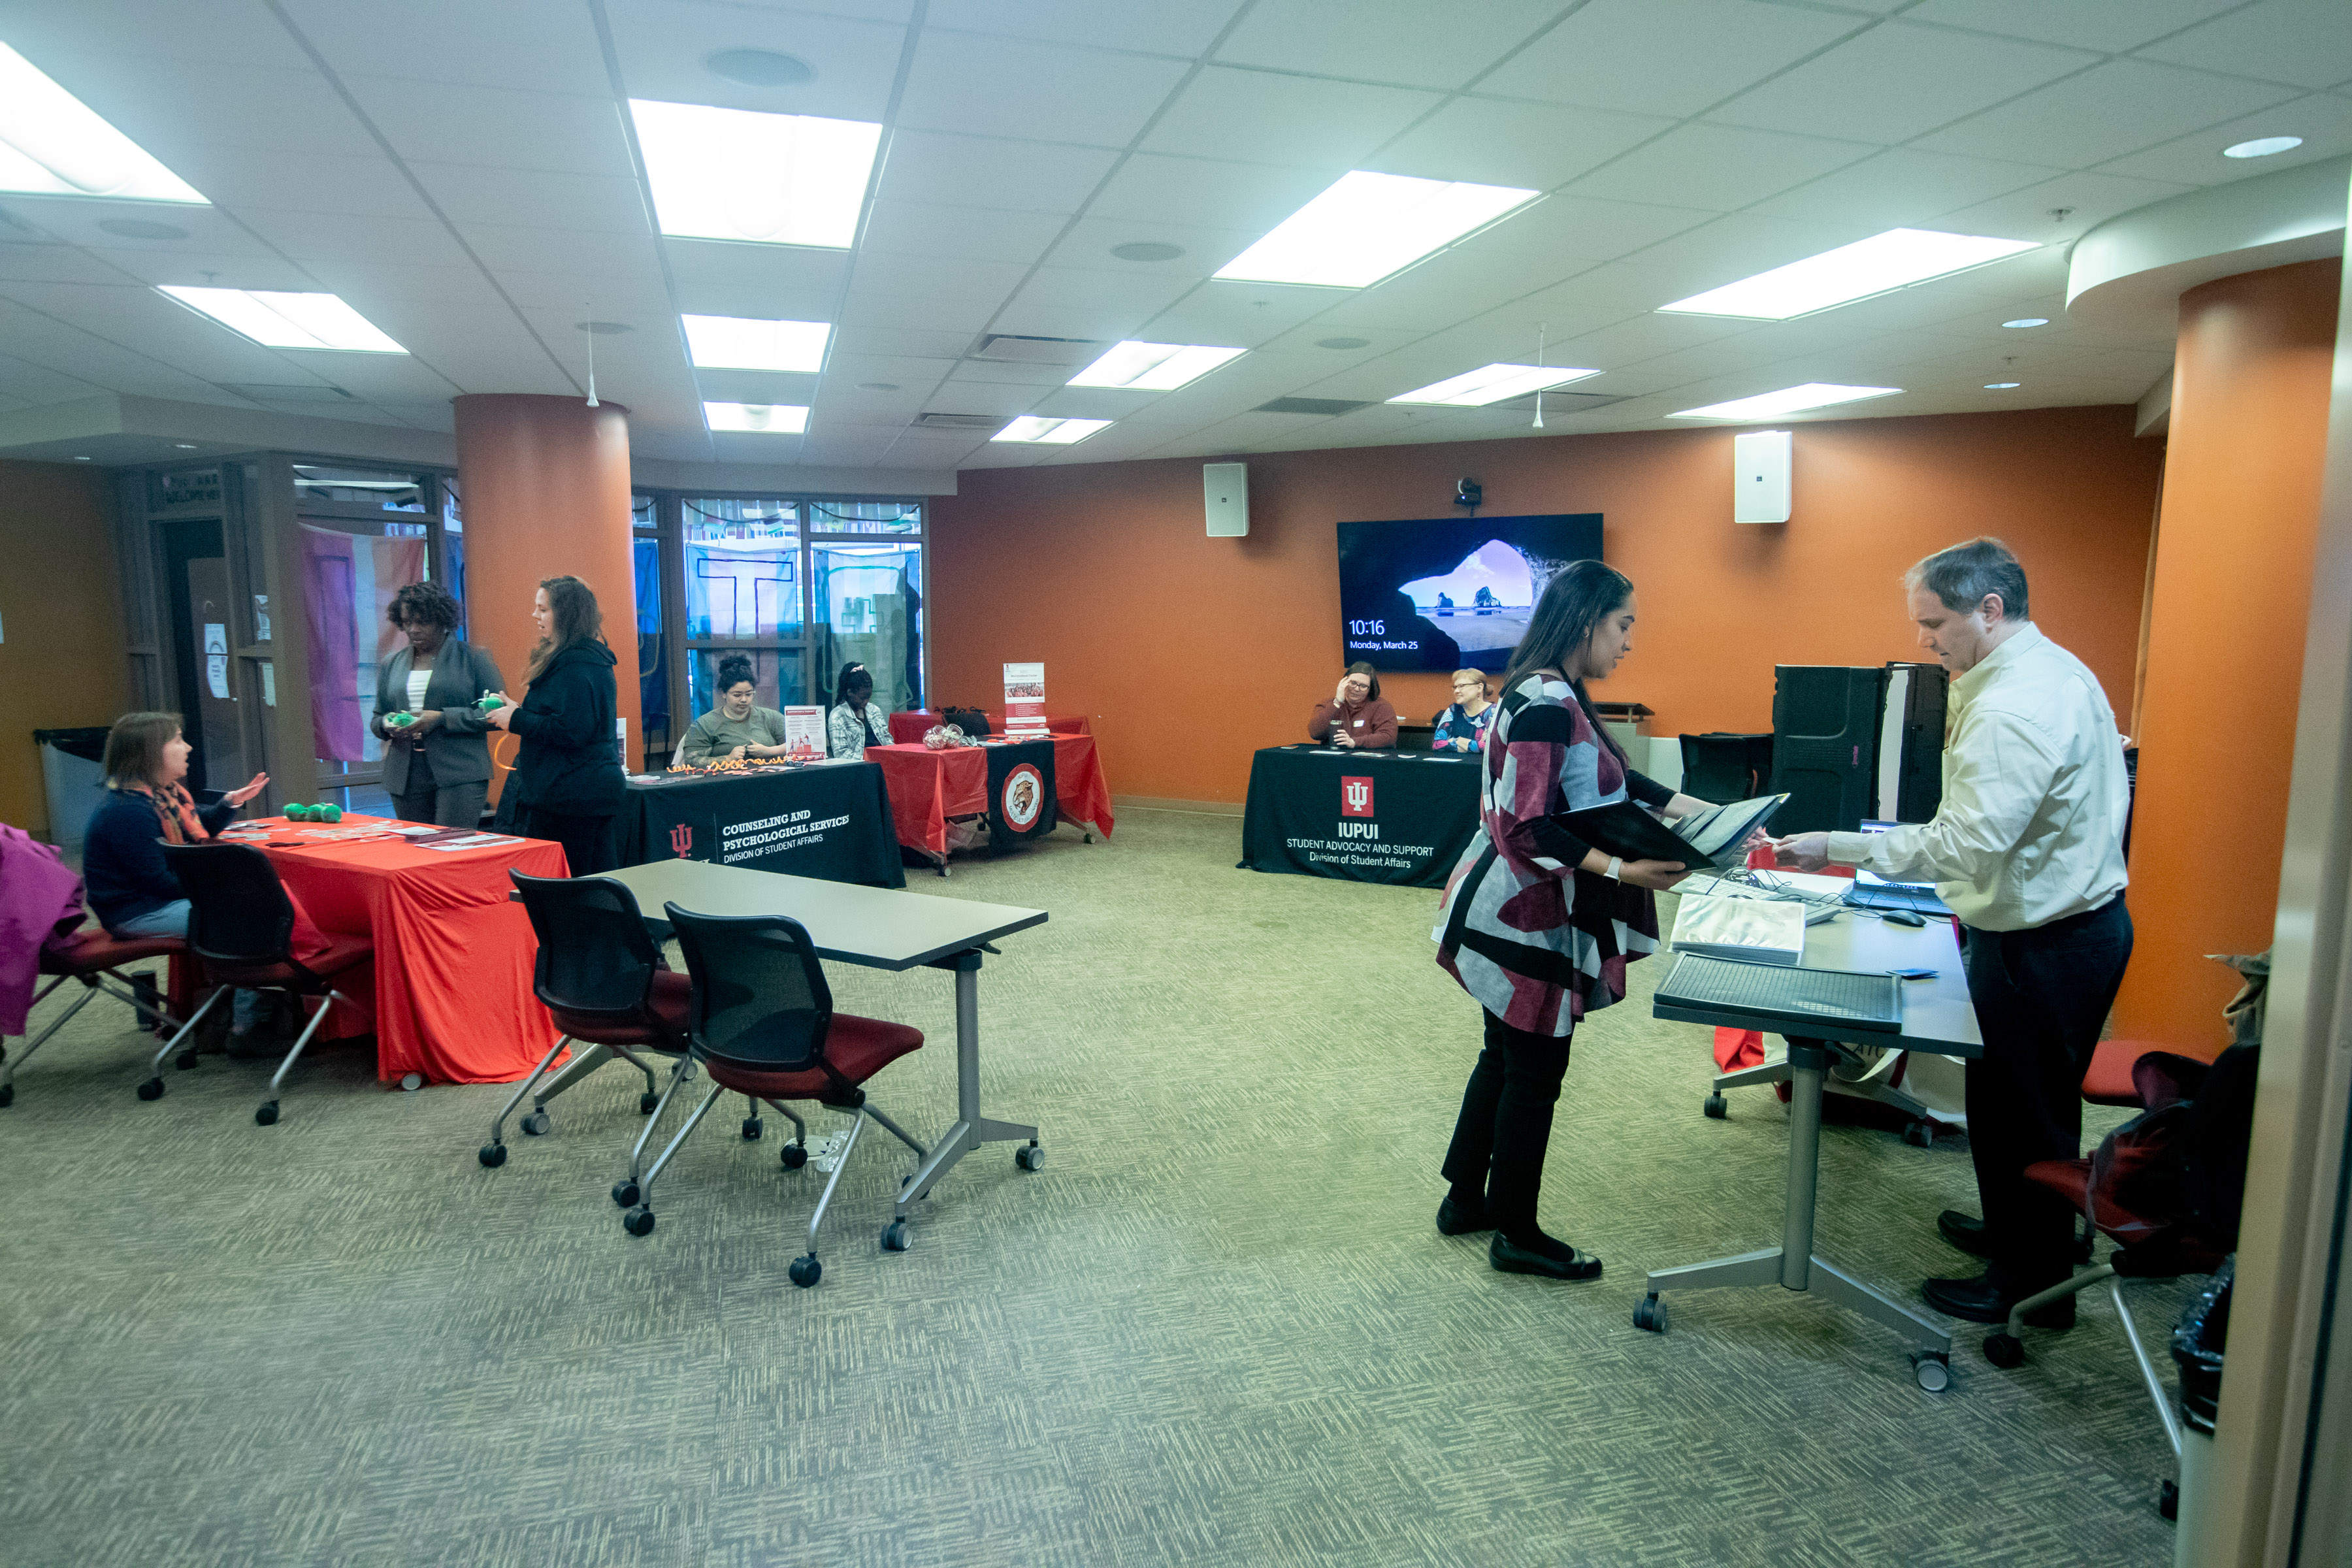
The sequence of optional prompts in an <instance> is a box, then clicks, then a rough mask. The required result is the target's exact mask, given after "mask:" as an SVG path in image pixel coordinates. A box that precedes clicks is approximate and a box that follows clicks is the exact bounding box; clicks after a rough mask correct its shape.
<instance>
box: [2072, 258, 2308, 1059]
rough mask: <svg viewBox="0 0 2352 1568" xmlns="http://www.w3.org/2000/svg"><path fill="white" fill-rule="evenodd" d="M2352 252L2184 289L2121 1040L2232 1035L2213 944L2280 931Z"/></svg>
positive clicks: (2231, 985)
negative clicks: (2133, 938) (2340, 323)
mask: <svg viewBox="0 0 2352 1568" xmlns="http://www.w3.org/2000/svg"><path fill="white" fill-rule="evenodd" d="M2341 265H2342V264H2341V263H2340V262H2337V261H2333V260H2329V261H2306V262H2303V263H2300V264H2298V265H2296V266H2293V267H2278V268H2270V269H2268V270H2265V271H2262V272H2249V273H2244V274H2242V275H2241V276H2239V277H2235V278H2224V279H2218V280H2216V281H2214V282H2211V283H2207V284H2204V285H2202V286H2200V287H2199V288H2196V289H2190V290H2189V292H2188V293H2186V294H2184V295H2182V296H2181V297H2180V338H2179V353H2178V355H2177V357H2176V360H2175V365H2174V371H2173V383H2172V430H2171V437H2170V440H2171V457H2170V461H2169V462H2168V465H2167V467H2166V469H2165V477H2164V527H2163V533H2162V536H2161V538H2160V539H2159V540H2158V544H2157V557H2156V582H2155V591H2154V594H2153V595H2152V601H2151V605H2150V608H2149V615H2148V649H2147V696H2146V698H2145V699H2144V700H2143V702H2142V704H2141V708H2140V727H2141V731H2142V737H2141V750H2140V766H2139V804H2138V808H2137V814H2136V816H2134V819H2133V827H2132V860H2131V879H2132V881H2131V910H2132V921H2133V924H2134V926H2135V928H2136V932H2137V942H2136V947H2135V950H2134V952H2133V955H2132V964H2131V971H2130V973H2128V974H2127V975H2126V977H2125V980H2124V989H2123V994H2122V995H2121V996H2119V997H2118V998H2117V999H2116V1033H2117V1034H2119V1035H2126V1036H2129V1037H2133V1038H2137V1039H2149V1040H2158V1041H2165V1042H2170V1043H2193V1042H2197V1041H2208V1042H2213V1043H2217V1044H2218V1043H2220V1042H2221V1041H2222V1040H2224V1039H2225V1038H2226V1035H2225V1032H2224V1030H2223V1029H2222V1026H2221V1018H2220V1012H2221V1005H2222V1004H2223V1003H2224V1002H2225V1001H2227V1000H2228V999H2229V997H2230V994H2231V992H2233V991H2234V990H2235V989H2236V988H2237V978H2236V976H2235V975H2233V974H2232V973H2231V972H2230V971H2228V970H2227V969H2225V968H2223V967H2222V966H2221V965H2220V964H2218V963H2207V962H2206V961H2205V958H2204V956H2203V955H2204V954H2206V953H2209V952H2261V951H2262V950H2263V949H2264V948H2266V947H2268V946H2270V944H2271V930H2272V926H2273V921H2274V920H2275V917H2276V913H2277V905H2278V873H2279V857H2280V855H2281V853H2282V851H2283V849H2284V845H2285V834H2286V795H2287V775H2288V771H2289V768H2290V766H2291V765H2292V763H2293V761H2294V710H2295V700H2296V697H2297V695H2298V694H2299V693H2300V691H2301V689H2302V684H2303V644H2304V631H2305V620H2306V617H2307V616H2308V614H2309V607H2310V599H2309V595H2310V585H2311V570H2312V552H2313V550H2314V548H2315V535H2316V530H2317V527H2318V520H2319V484H2320V471H2321V468H2322V466H2323V465H2324V463H2325V461H2326V442H2327V400H2328V380H2329V371H2330V367H2331V364H2332V363H2333V360H2334V357H2335V351H2336V289H2337V286H2338V281H2339V278H2340V272H2341Z"/></svg>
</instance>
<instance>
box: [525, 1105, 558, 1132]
mask: <svg viewBox="0 0 2352 1568" xmlns="http://www.w3.org/2000/svg"><path fill="white" fill-rule="evenodd" d="M520 1125H521V1127H522V1130H523V1131H525V1132H528V1133H530V1135H531V1136H532V1137H533V1138H543V1137H545V1136H546V1135H547V1130H548V1129H549V1128H551V1127H553V1126H554V1125H555V1119H554V1118H553V1117H551V1116H550V1115H548V1113H547V1112H546V1111H544V1110H534V1111H532V1112H531V1113H530V1115H528V1116H526V1117H524V1118H523V1119H522V1121H521V1123H520Z"/></svg>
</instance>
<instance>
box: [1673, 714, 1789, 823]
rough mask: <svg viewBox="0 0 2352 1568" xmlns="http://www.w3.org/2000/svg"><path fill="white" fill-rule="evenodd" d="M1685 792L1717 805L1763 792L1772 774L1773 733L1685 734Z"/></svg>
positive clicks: (1683, 740)
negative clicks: (1771, 734)
mask: <svg viewBox="0 0 2352 1568" xmlns="http://www.w3.org/2000/svg"><path fill="white" fill-rule="evenodd" d="M1682 749H1683V782H1682V784H1681V786H1680V787H1681V789H1682V793H1683V794H1685V795H1693V796H1696V798H1698V799H1700V800H1706V801H1713V802H1714V803H1715V804H1716V805H1727V804H1729V803H1730V802H1732V801H1735V800H1749V799H1752V798H1754V797H1755V796H1757V795H1761V794H1763V793H1764V785H1765V783H1766V781H1768V780H1769V779H1770V778H1771V776H1772V737H1771V736H1770V735H1769V734H1768V735H1744V734H1734V733H1731V732H1729V731H1721V730H1710V731H1707V732H1706V734H1704V735H1685V736H1683V737H1682Z"/></svg>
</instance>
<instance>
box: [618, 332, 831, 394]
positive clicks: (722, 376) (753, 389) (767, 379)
mask: <svg viewBox="0 0 2352 1568" xmlns="http://www.w3.org/2000/svg"><path fill="white" fill-rule="evenodd" d="M597 348H598V351H599V352H598V353H597V355H596V357H597V358H598V359H599V360H600V361H601V360H602V359H603V358H604V353H603V352H602V351H603V348H604V345H603V344H601V343H600V344H598V345H597ZM693 378H694V384H695V385H696V387H697V388H698V390H699V391H700V392H701V395H702V398H703V400H704V401H707V402H710V403H771V404H772V403H793V404H798V405H800V406H802V407H803V408H806V407H809V406H811V405H813V404H814V402H815V401H816V391H817V378H816V377H815V376H814V375H786V374H779V373H778V372H775V371H762V370H698V371H696V372H694V373H693Z"/></svg>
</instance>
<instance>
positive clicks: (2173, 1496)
mask: <svg viewBox="0 0 2352 1568" xmlns="http://www.w3.org/2000/svg"><path fill="white" fill-rule="evenodd" d="M2156 1511H2157V1512H2158V1513H2160V1514H2162V1515H2163V1516H2164V1517H2165V1518H2167V1519H2175V1520H2177V1519H2179V1517H2180V1483H2179V1481H2166V1482H2165V1483H2164V1484H2163V1485H2162V1486H2159V1487H2158V1488H2157V1489H2156Z"/></svg>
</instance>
